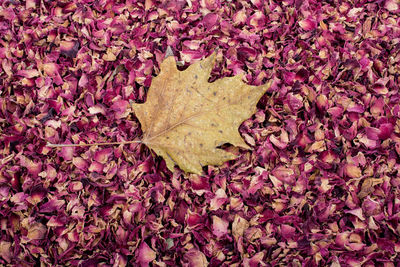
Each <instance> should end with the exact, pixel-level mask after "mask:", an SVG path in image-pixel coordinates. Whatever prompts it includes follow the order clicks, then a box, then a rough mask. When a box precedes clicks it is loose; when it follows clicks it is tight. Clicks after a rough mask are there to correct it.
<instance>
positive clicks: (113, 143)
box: [47, 140, 142, 147]
mask: <svg viewBox="0 0 400 267" xmlns="http://www.w3.org/2000/svg"><path fill="white" fill-rule="evenodd" d="M135 143H142V141H140V140H133V141H123V142H104V143H93V144H52V143H49V142H47V146H48V147H83V146H106V145H128V144H135Z"/></svg>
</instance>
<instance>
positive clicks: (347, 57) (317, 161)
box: [0, 0, 400, 266]
mask: <svg viewBox="0 0 400 267" xmlns="http://www.w3.org/2000/svg"><path fill="white" fill-rule="evenodd" d="M399 25H400V19H399V3H398V1H396V0H386V1H358V2H356V3H354V2H352V1H311V0H305V1H297V0H284V1H262V0H254V1H218V0H216V1H210V0H201V1H183V0H177V1H156V0H146V1H113V0H110V1H103V0H100V1H92V0H84V1H70V2H65V1H46V0H44V1H36V0H29V1H25V2H22V1H11V0H10V1H3V2H2V3H1V8H0V36H1V39H0V61H1V64H0V94H1V97H0V202H1V206H0V214H1V216H0V222H1V224H0V225H1V230H2V233H1V235H0V263H1V264H3V265H5V264H11V265H14V266H31V265H35V264H39V263H43V264H44V265H49V266H57V265H59V266H66V265H71V266H132V265H133V266H143V265H144V266H146V265H149V264H152V265H153V266H207V265H209V266H239V265H243V266H256V265H257V264H258V263H259V264H261V265H264V266H276V265H282V266H286V265H287V266H300V265H303V266H318V265H321V266H339V265H340V266H360V265H364V266H379V265H383V266H394V265H395V264H396V263H398V262H399V261H400V259H399V256H398V253H399V251H400V244H399V231H400V228H399V212H400V205H399V203H400V202H399V185H400V177H399V173H400V172H399V167H400V165H399V155H400V138H399V126H400V124H399V116H400V104H399V102H400V101H399V100H400V94H399V83H400V81H399V71H400V69H399V61H400V54H399V51H400V45H399V40H400V39H399V38H400V27H399ZM167 47H171V49H172V51H173V53H174V56H175V58H176V59H177V60H178V61H179V62H180V63H181V66H180V68H181V69H184V68H186V67H187V66H189V65H190V64H192V63H194V62H196V61H197V60H200V59H202V58H204V57H206V56H207V55H209V54H211V53H212V52H213V51H214V50H215V49H216V48H218V53H217V58H218V60H219V61H218V62H219V64H217V65H216V66H215V68H214V70H213V72H212V77H211V80H210V81H213V80H216V79H218V78H222V77H226V76H232V75H238V74H244V75H245V79H246V81H247V82H248V83H249V84H252V85H261V84H264V83H266V82H267V81H271V82H272V86H271V87H270V89H269V90H268V92H267V93H266V95H265V96H264V97H263V98H262V99H261V100H260V102H259V104H258V111H257V113H256V114H255V115H254V116H253V117H252V118H251V119H249V120H247V121H246V122H244V123H243V124H242V126H241V128H240V132H241V134H242V136H243V137H244V139H245V140H246V142H247V144H248V145H250V146H252V147H253V150H252V151H247V152H243V151H242V152H240V151H232V153H240V157H239V159H238V160H236V161H232V162H230V163H227V164H225V165H223V166H222V167H220V168H216V167H210V166H209V167H207V168H205V170H204V175H202V176H196V175H191V176H187V175H184V174H183V173H181V172H179V171H178V170H176V171H175V172H174V173H171V172H169V171H168V170H167V168H166V166H165V162H164V161H162V160H160V159H159V158H156V157H154V156H153V155H152V154H151V152H150V151H149V150H148V149H146V148H143V147H142V146H141V145H140V144H130V145H129V146H128V145H127V146H112V147H106V148H99V147H90V148H88V147H81V148H79V147H75V148H72V149H70V148H68V149H58V150H57V149H54V148H49V147H47V146H46V143H47V142H51V143H79V142H84V143H94V142H103V141H110V140H112V141H124V140H133V139H135V138H138V137H140V136H141V130H140V125H139V123H138V121H137V120H136V118H135V116H134V114H133V113H132V111H131V110H130V107H129V102H130V101H133V102H136V103H143V102H145V100H146V95H147V89H148V88H149V86H150V84H151V81H152V77H153V76H155V75H157V74H158V72H159V65H160V63H161V62H162V60H163V59H164V57H165V52H166V50H167ZM227 149H234V148H227Z"/></svg>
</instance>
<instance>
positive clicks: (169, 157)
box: [132, 54, 270, 174]
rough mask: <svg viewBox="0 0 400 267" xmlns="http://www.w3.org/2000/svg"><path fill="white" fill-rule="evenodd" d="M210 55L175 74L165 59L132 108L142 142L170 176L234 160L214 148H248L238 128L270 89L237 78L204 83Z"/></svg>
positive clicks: (171, 61)
mask: <svg viewBox="0 0 400 267" xmlns="http://www.w3.org/2000/svg"><path fill="white" fill-rule="evenodd" d="M214 61H215V54H213V55H211V56H210V57H208V58H206V59H204V60H202V61H199V62H197V63H195V64H193V65H191V66H189V67H188V68H187V69H186V70H185V71H179V70H178V69H177V67H176V62H175V60H174V57H171V56H170V57H167V58H166V59H165V60H164V61H163V62H162V63H161V66H160V73H159V75H158V76H157V77H155V78H153V80H152V83H151V86H150V88H149V92H148V96H147V101H146V102H145V103H144V104H133V105H132V108H133V110H134V112H135V114H136V116H137V118H138V119H139V121H140V123H141V125H142V130H143V139H142V143H144V144H146V145H147V146H148V147H149V148H151V149H152V150H153V151H155V153H156V154H158V155H159V156H162V157H163V158H164V159H165V161H166V163H167V167H168V168H169V169H170V170H171V171H173V170H174V166H175V165H178V166H179V167H180V168H181V169H182V170H184V171H186V172H192V173H196V174H201V172H202V167H203V166H206V165H220V164H222V163H224V162H225V161H228V160H232V159H234V158H236V156H235V155H234V154H232V153H230V152H227V151H225V150H223V149H220V148H218V147H219V146H221V145H223V144H225V143H230V144H232V145H234V146H239V147H242V148H246V149H248V148H249V147H248V146H247V145H246V143H245V142H244V141H243V139H242V137H241V136H240V134H239V131H238V128H239V126H240V124H241V123H242V122H243V121H244V120H246V119H248V118H249V117H250V116H251V115H252V114H254V113H255V111H256V104H257V102H258V101H259V99H260V98H261V96H262V95H263V94H264V93H265V91H266V90H267V89H268V87H269V85H270V84H267V85H263V86H250V85H248V84H246V83H244V82H243V81H242V76H235V77H225V78H223V79H219V80H217V81H215V82H213V83H209V82H208V78H209V75H210V72H211V70H212V68H213V66H214Z"/></svg>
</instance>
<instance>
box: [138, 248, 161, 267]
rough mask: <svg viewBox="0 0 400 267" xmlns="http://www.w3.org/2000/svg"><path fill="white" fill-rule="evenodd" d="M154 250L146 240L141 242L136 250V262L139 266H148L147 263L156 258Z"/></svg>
mask: <svg viewBox="0 0 400 267" xmlns="http://www.w3.org/2000/svg"><path fill="white" fill-rule="evenodd" d="M156 255H157V254H156V252H155V251H154V250H152V249H151V248H150V247H149V246H148V245H147V244H146V242H142V244H141V245H140V247H139V249H138V250H137V252H136V257H137V262H139V264H140V265H141V266H148V264H149V263H150V262H152V261H154V260H155V259H156Z"/></svg>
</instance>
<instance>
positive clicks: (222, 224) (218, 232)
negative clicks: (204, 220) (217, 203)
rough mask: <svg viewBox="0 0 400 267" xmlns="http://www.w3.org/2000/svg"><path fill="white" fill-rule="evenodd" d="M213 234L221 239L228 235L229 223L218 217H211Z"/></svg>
mask: <svg viewBox="0 0 400 267" xmlns="http://www.w3.org/2000/svg"><path fill="white" fill-rule="evenodd" d="M212 219H213V225H212V227H213V234H214V235H215V236H217V237H218V238H221V237H223V236H224V235H226V234H227V233H228V226H229V222H227V221H225V220H223V219H221V218H219V217H218V216H213V217H212Z"/></svg>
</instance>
